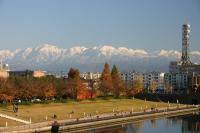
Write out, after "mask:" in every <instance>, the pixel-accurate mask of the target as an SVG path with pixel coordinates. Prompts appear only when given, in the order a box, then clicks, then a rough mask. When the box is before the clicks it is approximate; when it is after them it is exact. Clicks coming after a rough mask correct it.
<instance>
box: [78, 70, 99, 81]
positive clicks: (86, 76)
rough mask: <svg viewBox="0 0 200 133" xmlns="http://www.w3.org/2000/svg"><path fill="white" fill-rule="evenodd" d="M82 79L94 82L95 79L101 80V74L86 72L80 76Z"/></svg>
mask: <svg viewBox="0 0 200 133" xmlns="http://www.w3.org/2000/svg"><path fill="white" fill-rule="evenodd" d="M80 77H81V78H83V79H85V80H94V79H100V77H101V73H99V72H96V73H92V72H84V73H81V74H80Z"/></svg>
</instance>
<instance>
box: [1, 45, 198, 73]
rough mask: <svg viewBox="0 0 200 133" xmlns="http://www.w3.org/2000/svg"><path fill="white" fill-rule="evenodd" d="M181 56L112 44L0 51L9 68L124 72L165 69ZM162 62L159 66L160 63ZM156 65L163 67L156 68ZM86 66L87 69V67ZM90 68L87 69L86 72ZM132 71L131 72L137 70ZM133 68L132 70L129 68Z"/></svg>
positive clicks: (194, 55) (193, 55)
mask: <svg viewBox="0 0 200 133" xmlns="http://www.w3.org/2000/svg"><path fill="white" fill-rule="evenodd" d="M180 57H181V53H180V52H179V51H176V50H160V51H157V52H149V51H148V52H147V51H146V50H143V49H132V48H126V47H113V46H111V45H103V46H94V47H89V48H87V47H83V46H76V47H72V48H68V49H64V48H59V47H57V46H54V45H50V44H42V45H39V46H38V47H35V48H27V49H23V50H22V49H16V50H14V51H13V50H0V59H2V60H3V61H5V62H6V63H8V64H10V66H11V68H12V69H20V70H21V69H47V70H49V69H53V70H54V69H55V70H61V69H65V68H66V67H67V66H71V65H72V66H75V65H80V64H81V65H83V64H85V65H86V66H87V64H90V65H91V66H95V67H96V66H97V65H95V64H99V63H104V62H112V63H115V64H118V65H120V64H121V65H122V67H126V68H127V69H128V68H129V67H130V66H132V67H133V66H135V67H136V68H138V69H148V68H155V69H162V68H165V70H166V69H168V68H166V67H167V66H168V64H169V61H171V60H179V59H180ZM190 57H191V60H192V61H193V62H197V63H200V60H199V58H200V51H191V52H190ZM122 62H123V63H122ZM161 62H162V63H161ZM158 64H161V65H162V66H160V67H159V65H158ZM90 65H89V66H90ZM89 66H87V67H86V68H88V69H89ZM136 68H134V69H136ZM131 69H133V68H131Z"/></svg>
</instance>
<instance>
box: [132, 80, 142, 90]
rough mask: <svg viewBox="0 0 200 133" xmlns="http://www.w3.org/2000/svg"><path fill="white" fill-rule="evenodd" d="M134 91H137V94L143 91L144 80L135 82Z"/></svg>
mask: <svg viewBox="0 0 200 133" xmlns="http://www.w3.org/2000/svg"><path fill="white" fill-rule="evenodd" d="M133 89H134V90H135V93H140V92H141V91H142V90H143V84H142V80H139V79H135V80H133Z"/></svg>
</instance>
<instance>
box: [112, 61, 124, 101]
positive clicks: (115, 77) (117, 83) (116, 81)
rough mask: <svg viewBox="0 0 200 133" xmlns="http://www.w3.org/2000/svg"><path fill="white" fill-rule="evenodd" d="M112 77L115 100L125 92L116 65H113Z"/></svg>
mask: <svg viewBox="0 0 200 133" xmlns="http://www.w3.org/2000/svg"><path fill="white" fill-rule="evenodd" d="M111 76H112V86H113V88H112V93H113V95H114V97H115V98H118V97H119V96H120V93H121V92H123V90H124V85H123V82H122V80H121V78H120V73H119V71H118V69H117V67H116V65H113V68H112V72H111Z"/></svg>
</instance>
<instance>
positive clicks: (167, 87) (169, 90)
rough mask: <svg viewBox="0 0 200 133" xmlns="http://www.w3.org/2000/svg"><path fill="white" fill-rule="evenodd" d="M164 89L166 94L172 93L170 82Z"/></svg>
mask: <svg viewBox="0 0 200 133" xmlns="http://www.w3.org/2000/svg"><path fill="white" fill-rule="evenodd" d="M164 89H165V92H166V93H172V86H171V84H170V83H169V82H166V83H165V86H164Z"/></svg>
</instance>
